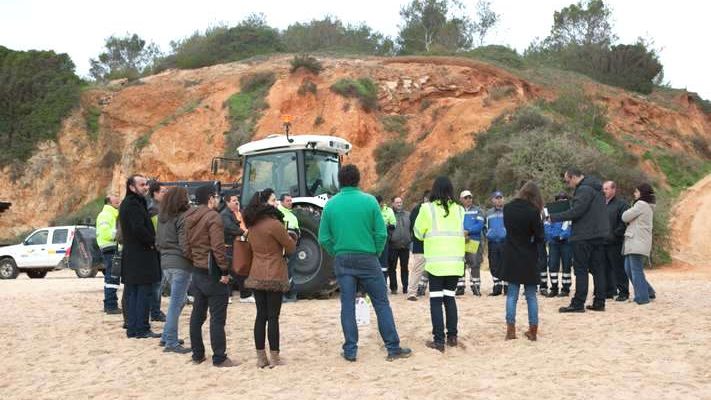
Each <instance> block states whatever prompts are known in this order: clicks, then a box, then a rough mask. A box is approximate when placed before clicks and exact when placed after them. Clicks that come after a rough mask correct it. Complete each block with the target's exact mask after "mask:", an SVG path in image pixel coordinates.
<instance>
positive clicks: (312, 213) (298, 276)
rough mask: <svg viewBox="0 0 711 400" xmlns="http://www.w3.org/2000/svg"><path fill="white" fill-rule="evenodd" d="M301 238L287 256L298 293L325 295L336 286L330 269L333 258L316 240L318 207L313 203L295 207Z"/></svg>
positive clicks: (309, 295) (318, 216) (331, 291)
mask: <svg viewBox="0 0 711 400" xmlns="http://www.w3.org/2000/svg"><path fill="white" fill-rule="evenodd" d="M294 215H296V218H298V220H299V229H300V230H301V238H300V239H299V244H298V246H297V247H296V252H295V253H294V254H293V255H292V256H291V257H290V258H289V264H290V267H291V268H290V269H291V270H292V271H293V274H294V275H293V280H294V287H295V289H296V291H297V293H298V294H299V295H301V296H306V297H323V296H327V295H329V294H331V293H333V292H334V291H336V290H337V289H338V283H337V282H336V276H335V274H334V272H333V257H331V255H330V254H328V253H327V252H326V251H325V250H324V249H322V248H321V246H320V245H319V243H318V229H319V224H320V222H321V210H320V209H319V208H316V207H313V206H296V207H294Z"/></svg>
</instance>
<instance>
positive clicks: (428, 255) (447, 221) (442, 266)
mask: <svg viewBox="0 0 711 400" xmlns="http://www.w3.org/2000/svg"><path fill="white" fill-rule="evenodd" d="M463 224H464V208H462V206H460V205H459V204H457V203H455V202H450V203H449V215H447V216H446V217H445V215H444V208H443V207H442V205H441V204H439V203H438V202H437V203H424V204H422V206H421V207H420V213H419V214H418V215H417V220H416V221H415V227H414V228H413V232H414V233H415V237H417V238H418V239H420V240H422V241H423V242H424V247H425V254H424V255H425V271H427V272H428V273H429V274H432V275H434V276H462V275H464V249H465V245H464V229H463V228H462V226H463Z"/></svg>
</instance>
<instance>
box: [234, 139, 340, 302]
mask: <svg viewBox="0 0 711 400" xmlns="http://www.w3.org/2000/svg"><path fill="white" fill-rule="evenodd" d="M237 151H238V153H239V155H240V156H241V157H242V166H243V170H242V189H241V190H242V192H241V196H240V197H241V200H242V204H243V205H245V206H246V205H247V204H249V201H250V200H251V199H252V197H253V196H254V194H255V193H257V192H258V191H260V190H264V189H267V188H271V189H273V190H274V194H275V195H276V196H277V198H280V197H281V196H282V195H284V194H288V195H290V196H291V197H292V198H293V208H292V211H293V213H294V215H295V216H296V218H297V219H298V222H299V231H300V233H301V236H300V238H299V241H298V243H297V246H296V253H295V255H294V256H292V257H290V258H289V269H290V271H292V279H293V282H294V288H295V289H296V292H297V293H298V294H299V295H301V296H323V295H328V294H330V293H332V292H334V291H335V290H336V289H337V288H338V284H337V282H336V277H335V274H334V271H333V258H332V257H331V255H329V254H328V253H327V252H326V251H325V250H323V248H321V246H320V245H319V243H318V230H319V224H320V221H321V212H322V211H323V207H324V206H325V205H326V202H327V201H328V199H329V198H330V197H331V196H333V195H335V194H336V193H338V189H339V186H338V170H339V168H340V166H341V160H342V158H343V156H344V155H346V154H348V153H349V152H350V151H351V144H350V143H349V142H348V141H346V140H344V139H341V138H339V137H335V136H320V135H297V136H289V135H288V125H287V135H271V136H268V137H266V138H264V139H262V140H257V141H254V142H250V143H247V144H244V145H242V146H240V147H239V148H238V149H237Z"/></svg>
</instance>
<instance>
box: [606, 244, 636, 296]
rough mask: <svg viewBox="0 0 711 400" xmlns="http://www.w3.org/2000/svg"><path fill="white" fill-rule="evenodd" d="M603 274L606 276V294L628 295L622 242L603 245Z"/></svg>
mask: <svg viewBox="0 0 711 400" xmlns="http://www.w3.org/2000/svg"><path fill="white" fill-rule="evenodd" d="M604 255H605V274H606V277H607V295H608V296H614V295H615V294H619V295H620V296H624V297H629V295H630V285H629V279H628V278H627V273H625V258H624V256H623V255H622V243H617V244H606V245H605V254H604Z"/></svg>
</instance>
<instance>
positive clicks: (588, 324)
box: [0, 268, 711, 399]
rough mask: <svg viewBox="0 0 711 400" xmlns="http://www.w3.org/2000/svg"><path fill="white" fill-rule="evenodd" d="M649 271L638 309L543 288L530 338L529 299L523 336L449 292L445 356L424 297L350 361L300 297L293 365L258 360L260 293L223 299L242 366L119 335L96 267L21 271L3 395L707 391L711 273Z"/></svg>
mask: <svg viewBox="0 0 711 400" xmlns="http://www.w3.org/2000/svg"><path fill="white" fill-rule="evenodd" d="M680 271H681V272H680ZM487 274H488V273H487V272H483V276H487V277H488V275H487ZM648 277H649V280H650V281H651V282H652V284H653V285H654V286H655V288H656V290H657V293H658V299H657V300H656V301H654V302H652V303H651V304H649V305H646V306H637V305H635V304H633V303H628V302H626V303H616V302H610V303H608V308H607V311H606V312H604V313H593V312H587V313H585V314H575V315H565V314H559V313H558V312H557V309H558V307H559V306H562V305H565V304H566V303H567V301H568V300H567V299H560V298H554V299H547V298H541V299H539V301H540V320H541V321H540V335H539V341H538V342H529V341H528V340H526V339H525V338H524V337H523V335H522V329H523V328H525V326H526V321H527V319H526V318H527V317H526V315H527V313H526V307H525V301H524V300H523V299H521V301H520V302H519V315H518V321H519V332H518V334H519V339H517V340H514V341H510V342H505V341H504V340H503V337H504V333H505V325H504V298H503V297H486V296H484V297H480V298H477V297H474V296H472V295H471V294H470V293H468V294H467V295H466V296H464V297H459V298H458V299H457V302H458V307H459V311H460V322H459V329H460V343H461V344H462V346H461V348H456V349H448V350H447V352H446V353H445V354H440V353H438V352H435V351H433V350H430V349H427V348H426V347H424V342H425V340H427V339H428V338H429V337H430V330H431V326H430V319H429V307H428V301H426V300H420V301H417V302H410V301H407V300H406V299H405V297H404V296H403V295H397V296H391V302H392V307H393V310H394V313H395V318H396V321H397V325H398V329H399V333H400V337H401V339H402V343H403V345H407V346H411V347H412V349H413V352H414V354H413V356H412V357H411V358H409V359H406V360H399V361H396V362H387V361H385V351H384V348H383V346H382V341H381V340H380V337H379V335H378V332H377V327H376V325H375V324H374V321H375V320H374V319H373V324H371V325H370V326H367V327H362V328H361V330H360V335H361V338H360V350H359V353H358V362H356V363H348V362H346V361H344V360H342V359H341V358H340V356H339V354H340V350H341V348H340V346H341V342H342V334H341V330H340V324H339V302H338V300H337V299H331V300H302V301H299V302H298V303H295V304H286V305H284V307H283V309H282V318H281V330H282V344H281V346H282V355H283V357H284V358H285V360H286V361H287V365H285V366H282V367H277V368H275V369H271V370H269V369H264V370H260V369H257V368H256V366H255V355H254V347H253V346H254V345H253V340H252V325H253V321H254V315H255V306H254V304H242V303H238V302H235V303H233V304H231V305H230V306H229V308H228V313H229V316H228V324H227V336H228V353H229V356H230V357H231V358H232V359H233V360H236V361H238V362H241V363H242V365H240V366H238V367H235V368H231V369H216V368H214V367H212V365H211V364H210V363H209V362H207V363H204V364H202V365H198V366H193V365H191V364H190V363H189V359H190V357H189V355H187V356H184V355H177V354H164V353H162V351H161V348H160V347H158V340H157V339H141V340H136V339H130V340H129V339H126V338H125V335H124V331H123V330H122V329H121V317H120V316H106V315H104V314H103V313H102V312H101V309H102V298H103V291H102V290H103V289H102V279H101V278H94V279H77V278H76V277H75V276H74V274H73V272H71V271H59V272H54V273H50V274H49V275H48V276H47V278H46V279H42V280H30V279H28V278H27V277H26V276H25V275H24V274H23V275H21V276H20V277H19V278H18V279H17V280H12V281H0V321H2V322H1V323H0V337H1V338H2V341H1V342H0V355H1V356H2V365H3V373H2V378H0V398H1V399H68V398H71V399H84V398H97V399H114V398H121V399H163V398H205V399H212V398H215V399H217V398H227V397H228V396H231V397H235V398H236V397H241V398H245V397H243V396H251V397H252V398H254V397H256V396H259V398H265V399H266V398H276V399H282V398H283V399H326V398H329V399H335V398H339V399H341V398H342V399H354V398H358V399H376V398H377V399H421V398H431V399H453V398H482V397H486V398H490V399H512V398H533V397H535V398H539V399H577V398H585V399H606V398H633V397H637V398H674V399H682V398H683V399H709V398H711V367H710V365H711V364H710V363H709V358H710V357H711V312H710V311H709V310H711V296H709V293H711V276H709V274H707V273H705V271H701V272H699V271H698V270H695V269H693V268H692V269H691V270H690V269H689V268H686V269H683V268H681V269H680V268H668V269H661V270H654V271H651V272H650V273H649V276H648ZM485 280H486V279H485ZM489 286H490V284H488V283H487V284H486V285H485V288H484V290H486V291H488V290H489ZM163 301H164V303H163V304H164V309H165V308H166V307H167V299H164V300H163ZM189 312H190V307H189V306H188V307H186V309H185V310H184V311H183V315H182V317H181V323H180V334H181V337H186V336H187V335H188V330H187V324H188V319H189ZM161 327H162V324H161V323H155V324H154V329H155V330H156V331H160V330H161ZM205 330H206V331H207V327H206V328H205ZM208 338H209V336H207V335H206V338H205V339H206V340H208ZM209 353H210V351H209V347H208V354H209Z"/></svg>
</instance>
